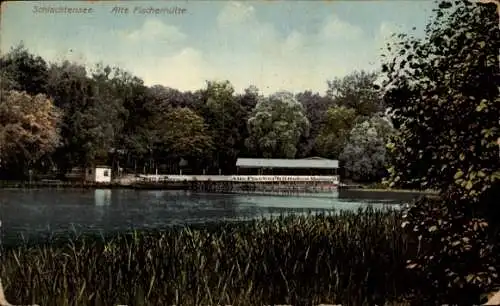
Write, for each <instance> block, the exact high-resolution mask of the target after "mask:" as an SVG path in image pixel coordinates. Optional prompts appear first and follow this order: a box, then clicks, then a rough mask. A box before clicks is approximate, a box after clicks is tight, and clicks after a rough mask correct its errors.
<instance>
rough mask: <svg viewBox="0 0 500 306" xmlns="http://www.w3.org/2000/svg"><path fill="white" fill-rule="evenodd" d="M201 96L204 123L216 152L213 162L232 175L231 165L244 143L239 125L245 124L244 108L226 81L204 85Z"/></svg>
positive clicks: (232, 168)
mask: <svg viewBox="0 0 500 306" xmlns="http://www.w3.org/2000/svg"><path fill="white" fill-rule="evenodd" d="M205 95H206V99H207V100H206V101H207V102H206V105H207V109H208V114H207V117H208V120H207V121H208V124H209V126H210V130H211V134H212V137H213V140H214V144H215V152H217V153H216V155H217V156H216V158H215V160H216V161H217V164H218V167H219V168H223V169H224V170H225V171H224V172H231V171H233V172H234V170H235V169H234V165H235V163H236V159H237V158H238V155H239V153H240V148H241V147H242V142H243V141H244V139H243V138H242V135H241V126H244V125H245V121H244V119H245V118H244V117H245V109H244V107H243V106H242V105H241V104H239V103H238V100H237V98H236V96H235V95H234V88H233V86H232V85H231V83H230V82H229V81H224V82H214V81H210V82H207V88H206V91H205ZM231 165H233V167H231Z"/></svg>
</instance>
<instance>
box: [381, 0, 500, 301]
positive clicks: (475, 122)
mask: <svg viewBox="0 0 500 306" xmlns="http://www.w3.org/2000/svg"><path fill="white" fill-rule="evenodd" d="M435 13H436V15H435V18H434V19H433V21H432V22H431V23H429V24H428V26H427V28H426V34H425V37H424V38H421V39H420V38H415V37H411V36H409V35H403V34H401V35H399V40H400V41H399V42H398V44H397V45H396V46H390V47H389V48H388V51H390V52H393V53H392V56H391V57H390V58H388V59H387V61H386V63H385V64H384V66H383V71H384V72H385V77H386V79H385V81H384V84H383V86H384V90H385V94H384V101H385V103H386V104H387V105H388V106H389V107H390V109H391V117H392V121H393V123H394V125H395V127H396V128H398V129H399V132H398V134H397V135H396V136H395V137H394V138H393V139H392V141H391V144H390V146H389V148H390V152H391V156H392V158H391V163H392V168H391V169H390V172H391V179H390V182H391V184H392V185H400V186H418V187H420V188H432V189H436V190H439V191H440V192H441V200H439V201H437V202H431V201H428V200H422V201H420V202H418V203H417V205H415V206H411V207H410V209H409V210H408V211H407V226H408V228H409V230H410V233H411V235H412V236H413V237H415V239H416V240H418V241H419V243H420V244H421V246H422V251H421V252H420V254H418V256H416V257H415V258H413V259H412V261H411V262H410V266H411V267H412V268H413V269H414V270H415V271H416V272H417V273H418V274H419V275H420V276H422V277H423V278H424V280H423V282H428V283H431V284H434V287H435V288H436V289H435V290H430V288H429V291H428V292H425V296H427V297H428V298H429V299H435V300H434V301H433V302H446V303H460V304H468V305H471V304H473V303H477V302H478V301H477V297H478V295H477V294H478V292H479V291H486V290H489V289H491V286H492V284H494V283H495V282H498V273H497V272H496V271H497V270H498V263H496V262H495V261H494V257H495V256H493V254H495V252H497V253H496V254H498V250H497V251H494V250H493V251H492V249H494V248H493V246H495V245H496V246H498V231H497V230H496V228H498V224H499V222H498V220H499V217H500V216H499V213H498V212H499V207H498V196H499V194H498V190H500V186H499V178H500V172H499V169H500V159H499V156H498V145H497V144H496V140H497V138H498V136H499V126H498V124H499V121H498V118H499V113H500V107H499V106H500V105H499V87H498V77H499V75H498V72H499V62H498V50H499V48H500V39H499V38H500V37H499V28H498V16H497V14H496V12H495V8H494V6H485V5H482V4H477V3H470V2H464V1H454V2H440V3H439V5H438V8H437V9H436V10H435ZM483 229H487V230H485V231H483ZM428 232H432V233H433V234H432V235H428V234H426V233H428ZM495 241H497V242H496V243H495ZM490 254H491V255H492V256H489V255H490ZM471 261H472V262H475V263H476V264H475V265H474V264H470V263H469V262H471ZM447 269H448V270H447ZM446 271H447V272H446ZM445 272H446V273H445ZM436 292H440V294H442V293H443V292H445V295H444V296H443V295H439V296H436V295H437V293H436ZM453 298H455V299H456V300H453Z"/></svg>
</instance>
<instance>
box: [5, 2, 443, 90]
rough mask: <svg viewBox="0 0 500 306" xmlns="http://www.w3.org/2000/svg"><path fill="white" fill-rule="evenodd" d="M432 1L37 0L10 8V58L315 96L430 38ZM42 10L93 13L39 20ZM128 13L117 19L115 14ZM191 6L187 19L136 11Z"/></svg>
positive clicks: (161, 80) (183, 85)
mask: <svg viewBox="0 0 500 306" xmlns="http://www.w3.org/2000/svg"><path fill="white" fill-rule="evenodd" d="M434 5H435V4H434V3H433V2H432V1H428V0H420V1H419V0H414V1H397V0H393V1H390V0H389V1H272V2H271V1H246V2H232V1H141V2H134V1H116V2H115V1H113V2H111V1H110V2H83V1H82V2H78V1H57V2H55V1H54V2H51V1H44V2H39V1H33V2H9V3H3V4H2V17H3V18H2V19H1V35H2V39H1V45H0V47H1V51H2V53H4V52H8V50H9V49H10V48H11V47H12V46H15V45H17V44H18V43H19V42H20V41H23V42H24V44H25V46H26V47H27V48H28V49H29V50H30V51H32V52H33V53H35V54H38V55H41V56H42V57H44V58H45V59H47V60H48V61H59V60H62V59H69V60H73V61H76V62H79V63H84V64H87V65H92V64H93V63H96V62H103V63H104V64H110V65H118V66H120V67H122V68H124V69H127V70H129V71H130V72H132V73H134V74H136V75H138V76H140V77H142V78H143V79H144V81H145V82H146V84H148V85H153V84H161V85H164V86H169V87H174V88H178V89H181V90H193V89H199V88H202V87H204V86H205V80H207V79H209V80H213V79H219V80H222V79H228V80H230V81H231V82H232V83H233V85H234V86H235V88H236V89H237V91H241V90H242V89H244V88H246V87H248V86H249V85H251V84H253V85H256V86H257V87H258V88H259V89H261V91H263V92H264V93H270V92H274V91H278V90H291V91H293V92H298V91H302V90H307V89H310V90H313V91H318V92H320V93H324V92H325V90H326V81H327V80H328V79H331V78H333V77H338V76H344V75H346V74H347V73H349V72H351V71H353V70H354V69H366V70H372V69H377V68H379V67H380V57H379V55H380V50H379V49H380V47H382V46H383V45H384V42H385V41H386V40H387V38H388V36H389V35H390V33H392V32H401V31H403V32H411V29H412V27H414V26H415V27H417V32H422V31H423V28H424V26H425V24H426V23H427V21H428V20H429V17H430V16H431V10H432V8H433V7H434ZM34 6H40V7H41V6H43V7H60V6H67V7H87V8H92V9H93V12H92V13H91V14H71V15H70V14H64V13H59V14H49V13H37V14H35V13H33V8H34ZM115 6H118V7H121V8H128V9H129V13H128V14H114V13H112V12H111V11H112V9H113V8H114V7H115ZM137 6H139V7H143V8H147V7H153V8H172V7H179V8H185V9H186V10H187V11H186V13H185V14H183V15H169V14H160V15H154V14H146V15H145V14H142V15H141V14H135V13H134V12H133V10H134V8H135V7H137Z"/></svg>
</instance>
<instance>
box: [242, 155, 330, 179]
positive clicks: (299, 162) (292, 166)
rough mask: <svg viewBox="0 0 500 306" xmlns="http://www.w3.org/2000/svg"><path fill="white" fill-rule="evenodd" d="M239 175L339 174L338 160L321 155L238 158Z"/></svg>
mask: <svg viewBox="0 0 500 306" xmlns="http://www.w3.org/2000/svg"><path fill="white" fill-rule="evenodd" d="M236 167H237V171H238V174H239V175H325V176H332V175H337V171H338V168H339V162H338V160H332V159H326V158H321V157H311V158H304V159H278V158H238V160H237V161H236Z"/></svg>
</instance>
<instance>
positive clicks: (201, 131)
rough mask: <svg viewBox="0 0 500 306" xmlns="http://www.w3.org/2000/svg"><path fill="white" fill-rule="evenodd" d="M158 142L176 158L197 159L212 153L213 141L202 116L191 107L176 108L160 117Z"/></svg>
mask: <svg viewBox="0 0 500 306" xmlns="http://www.w3.org/2000/svg"><path fill="white" fill-rule="evenodd" d="M159 119H160V120H159V121H158V122H157V133H158V142H159V143H160V144H161V145H162V146H163V147H164V148H165V151H166V152H167V153H168V154H171V155H173V156H175V157H176V158H185V159H193V158H194V159H196V158H201V157H203V156H205V155H207V154H209V153H210V151H211V150H212V148H213V141H212V138H211V137H210V135H208V131H207V126H206V125H205V122H204V120H203V118H202V117H200V116H199V115H197V114H196V113H195V112H193V111H192V110H190V109H189V108H186V107H183V108H174V109H171V110H169V111H168V112H167V113H166V114H164V115H163V116H161V117H159Z"/></svg>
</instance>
